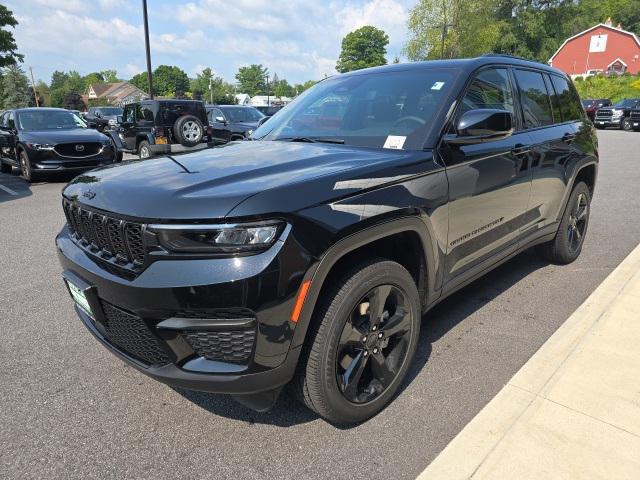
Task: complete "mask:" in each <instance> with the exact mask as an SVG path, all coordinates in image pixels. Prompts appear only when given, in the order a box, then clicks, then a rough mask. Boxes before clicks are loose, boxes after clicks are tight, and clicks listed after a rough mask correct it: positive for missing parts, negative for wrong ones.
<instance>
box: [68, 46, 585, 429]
mask: <svg viewBox="0 0 640 480" xmlns="http://www.w3.org/2000/svg"><path fill="white" fill-rule="evenodd" d="M594 133H595V132H594V129H593V127H592V125H591V123H590V122H589V121H588V120H587V119H586V117H585V113H584V110H583V109H582V107H581V106H580V99H579V97H578V95H577V93H576V91H575V89H574V87H573V85H572V84H571V81H570V80H569V78H568V77H567V76H566V75H565V74H563V73H561V72H560V71H558V70H555V69H552V68H549V67H547V66H545V65H541V64H537V63H531V62H528V61H524V60H519V59H515V58H511V57H504V56H485V57H482V58H477V59H471V60H452V61H435V62H426V63H414V64H400V65H393V66H385V67H379V68H373V69H367V70H360V71H356V72H352V73H349V74H345V75H339V76H336V77H332V78H329V79H326V80H324V81H322V82H320V83H319V84H317V85H316V86H315V87H314V88H312V89H311V90H309V91H307V92H305V93H304V94H303V95H301V96H300V97H299V98H298V99H297V100H296V101H295V102H294V103H292V104H291V105H290V106H289V107H288V108H287V109H286V111H283V112H281V113H279V114H278V115H277V116H275V117H274V118H273V119H272V120H270V121H269V122H267V123H265V124H264V125H262V126H261V127H260V128H258V129H257V130H256V131H255V132H254V133H253V136H252V138H253V140H254V141H245V142H237V143H231V144H227V145H226V146H223V147H219V148H214V149H210V150H204V151H200V152H197V153H192V154H187V155H184V156H181V157H176V158H168V157H164V158H157V159H152V160H149V161H146V162H141V163H130V164H126V165H120V166H115V167H107V168H104V169H102V170H97V171H93V172H91V174H90V175H87V176H81V177H79V178H78V179H76V180H75V181H73V182H72V183H71V184H69V185H68V186H67V187H66V188H65V189H64V192H63V197H64V198H63V208H64V212H65V214H66V216H67V222H68V223H67V225H66V226H65V227H64V229H63V230H62V232H61V233H60V234H59V236H58V237H57V240H56V241H57V248H58V251H59V257H60V261H61V263H62V265H63V268H64V274H63V276H64V278H65V280H66V282H67V285H68V288H69V291H70V293H71V295H72V296H73V298H74V299H75V301H76V311H77V313H78V315H79V316H80V318H81V319H82V321H83V322H84V324H85V326H86V327H87V328H88V329H89V330H90V331H91V332H92V333H93V334H94V335H95V337H96V338H97V339H98V340H99V341H100V342H101V343H102V344H103V345H105V346H106V347H107V348H108V349H109V350H111V351H112V352H113V353H114V354H116V356H118V357H119V358H121V359H123V360H124V361H126V362H128V363H129V364H130V365H132V366H134V367H135V368H137V369H139V370H140V371H141V372H143V373H145V374H147V375H149V376H151V377H153V378H155V379H157V380H160V381H162V382H165V383H168V384H170V385H173V386H179V387H184V388H188V389H195V390H203V391H209V392H220V393H230V394H233V395H234V396H236V398H238V399H239V400H240V401H241V402H243V403H244V404H246V405H250V406H252V407H253V408H256V409H259V410H263V409H267V408H269V407H270V406H272V405H273V403H274V402H275V400H276V399H277V397H278V394H279V392H280V390H281V388H282V387H283V386H284V385H285V384H287V383H289V382H291V381H292V380H293V382H294V385H295V387H296V389H297V391H298V393H299V395H300V398H301V399H302V401H303V402H304V403H305V404H306V405H307V406H308V407H309V408H311V409H313V410H315V411H316V412H318V413H319V414H320V415H321V416H323V417H324V418H326V419H328V420H330V421H332V422H340V423H342V422H356V421H361V420H364V419H366V418H369V417H371V416H372V415H375V414H376V413H377V412H379V411H380V410H381V409H382V408H383V407H384V406H385V405H386V404H387V403H388V402H389V401H391V399H392V398H393V396H394V395H395V394H396V393H397V391H398V388H399V387H400V385H401V383H402V381H403V378H404V377H405V374H406V373H407V369H408V368H409V364H410V362H411V360H412V357H413V354H414V352H415V349H416V344H417V342H418V335H419V331H420V320H421V318H422V316H423V314H424V313H425V312H427V311H428V310H429V309H430V308H431V307H432V306H433V305H435V304H436V303H438V302H439V301H441V300H442V299H443V298H445V297H446V296H448V295H449V294H451V293H452V292H453V291H455V290H458V289H459V288H461V287H462V286H464V285H466V284H468V283H469V282H471V281H473V280H474V279H476V278H478V277H480V276H481V275H482V274H484V273H486V272H487V271H488V270H490V269H491V268H494V267H495V266H497V265H498V264H500V263H502V262H504V261H506V260H507V259H509V258H510V257H513V256H514V255H516V254H517V253H519V252H521V251H522V250H524V249H526V248H528V247H531V246H533V245H537V247H538V249H539V250H540V252H541V253H542V254H543V255H544V256H545V257H546V258H548V259H549V260H551V261H552V262H556V263H562V264H564V263H569V262H572V261H573V260H575V259H576V258H577V257H578V255H579V254H580V250H581V248H582V244H583V241H584V237H585V234H586V231H587V225H588V219H589V208H590V201H591V197H592V194H593V190H594V185H595V180H596V173H597V164H598V151H597V144H596V136H595V134H594ZM427 328H428V327H427Z"/></svg>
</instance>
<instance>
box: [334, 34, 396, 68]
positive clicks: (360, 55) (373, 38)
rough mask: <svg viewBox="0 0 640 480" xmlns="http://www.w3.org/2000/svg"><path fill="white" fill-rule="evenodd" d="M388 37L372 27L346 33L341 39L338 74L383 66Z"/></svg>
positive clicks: (337, 66)
mask: <svg viewBox="0 0 640 480" xmlns="http://www.w3.org/2000/svg"><path fill="white" fill-rule="evenodd" d="M387 45H389V35H387V34H386V33H385V32H383V31H382V30H379V29H377V28H376V27H372V26H369V25H367V26H365V27H362V28H359V29H358V30H355V31H353V32H350V33H348V34H347V35H346V36H345V37H344V38H343V39H342V51H341V52H340V58H339V59H338V63H337V65H336V70H337V71H338V72H340V73H345V72H350V71H352V70H360V69H361V68H367V67H376V66H378V65H385V64H386V63H387V59H386V58H385V55H386V54H387Z"/></svg>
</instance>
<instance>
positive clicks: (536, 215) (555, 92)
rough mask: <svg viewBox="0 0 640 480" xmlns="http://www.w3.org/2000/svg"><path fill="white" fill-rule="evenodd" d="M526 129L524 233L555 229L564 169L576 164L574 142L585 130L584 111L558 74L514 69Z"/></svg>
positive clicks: (564, 184)
mask: <svg viewBox="0 0 640 480" xmlns="http://www.w3.org/2000/svg"><path fill="white" fill-rule="evenodd" d="M515 77H516V79H517V81H518V85H519V90H520V95H521V97H522V105H523V111H524V112H525V113H524V121H525V128H527V130H528V132H529V134H530V135H531V139H532V177H533V179H532V184H531V198H530V199H529V204H528V207H527V211H528V212H529V214H530V215H531V217H532V219H533V222H532V223H531V224H529V225H527V226H525V228H524V233H525V234H535V233H536V232H541V233H545V232H546V230H549V229H550V230H553V229H554V228H555V222H556V221H557V217H558V213H559V211H560V208H561V206H562V203H563V197H564V193H565V191H566V188H567V181H568V180H569V177H570V175H568V173H567V169H568V168H570V167H571V166H572V165H574V164H575V160H576V158H577V150H576V148H575V144H574V142H575V141H576V136H577V135H578V133H579V129H581V128H589V129H590V127H589V124H588V122H587V121H586V118H585V114H584V110H583V109H582V108H581V106H580V103H579V99H578V98H577V94H575V93H574V91H572V88H571V85H570V84H569V82H568V81H567V80H566V79H565V78H563V77H560V76H557V75H549V74H548V73H546V72H539V71H532V70H521V69H516V70H515ZM583 123H585V125H584V127H583Z"/></svg>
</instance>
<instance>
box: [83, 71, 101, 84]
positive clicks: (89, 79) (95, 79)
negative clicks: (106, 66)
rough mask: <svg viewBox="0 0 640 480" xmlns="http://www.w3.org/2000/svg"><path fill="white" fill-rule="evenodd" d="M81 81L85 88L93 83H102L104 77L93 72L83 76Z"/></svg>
mask: <svg viewBox="0 0 640 480" xmlns="http://www.w3.org/2000/svg"><path fill="white" fill-rule="evenodd" d="M83 80H84V83H85V85H86V86H87V87H89V85H93V84H95V83H104V77H103V76H102V74H101V73H99V72H93V73H90V74H89V75H85V77H84V78H83Z"/></svg>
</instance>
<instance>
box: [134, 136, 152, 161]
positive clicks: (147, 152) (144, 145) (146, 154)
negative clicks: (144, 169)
mask: <svg viewBox="0 0 640 480" xmlns="http://www.w3.org/2000/svg"><path fill="white" fill-rule="evenodd" d="M152 157H153V152H152V151H151V145H150V144H149V142H147V141H146V140H142V141H141V142H140V144H139V145H138V158H140V160H148V159H149V158H152Z"/></svg>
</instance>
